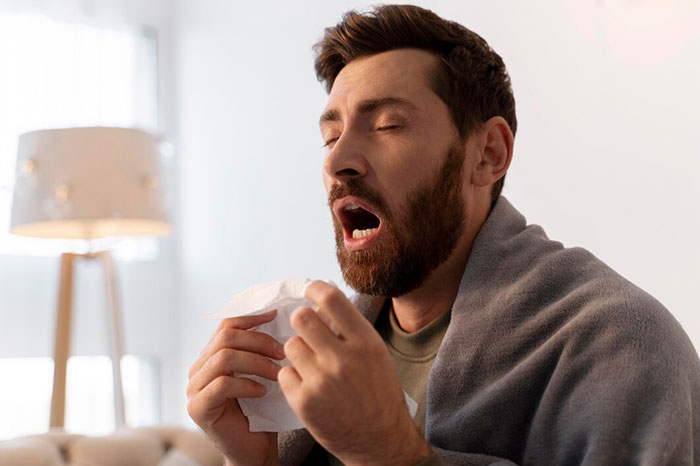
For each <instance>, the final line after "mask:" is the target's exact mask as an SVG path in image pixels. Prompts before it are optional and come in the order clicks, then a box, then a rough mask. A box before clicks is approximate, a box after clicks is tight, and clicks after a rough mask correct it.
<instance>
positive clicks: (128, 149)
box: [10, 127, 171, 239]
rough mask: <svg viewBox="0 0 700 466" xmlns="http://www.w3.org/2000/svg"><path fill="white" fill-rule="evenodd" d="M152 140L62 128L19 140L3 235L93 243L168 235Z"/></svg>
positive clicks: (123, 132) (125, 132) (120, 131)
mask: <svg viewBox="0 0 700 466" xmlns="http://www.w3.org/2000/svg"><path fill="white" fill-rule="evenodd" d="M159 180H160V173H159V151H158V139H157V138H156V137H155V136H153V135H151V134H149V133H147V132H145V131H141V130H138V129H130V128H106V127H94V128H66V129H49V130H41V131H33V132H30V133H25V134H23V135H21V136H20V138H19V148H18V156H17V170H16V178H15V188H14V195H13V198H12V218H11V221H10V232H11V233H14V234H17V235H22V236H34V237H41V238H83V239H93V238H102V237H105V236H135V235H164V234H168V233H170V230H171V227H170V224H169V223H168V220H167V214H166V210H165V199H164V195H163V192H162V189H161V187H160V183H159Z"/></svg>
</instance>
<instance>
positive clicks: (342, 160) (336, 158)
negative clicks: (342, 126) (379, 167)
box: [323, 131, 368, 183]
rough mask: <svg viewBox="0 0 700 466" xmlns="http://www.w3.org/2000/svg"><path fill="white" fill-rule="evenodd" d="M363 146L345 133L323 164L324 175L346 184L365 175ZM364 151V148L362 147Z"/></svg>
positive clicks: (365, 162)
mask: <svg viewBox="0 0 700 466" xmlns="http://www.w3.org/2000/svg"><path fill="white" fill-rule="evenodd" d="M363 147H364V145H363V144H361V141H360V140H359V139H358V138H356V137H353V135H352V134H351V133H350V132H349V131H346V132H344V133H343V134H342V135H341V136H340V138H339V139H338V140H337V141H336V142H335V144H334V145H333V148H332V149H331V150H330V151H329V152H328V154H327V155H326V160H325V161H324V163H323V170H324V172H325V174H326V175H327V176H328V177H330V178H331V179H333V180H335V181H337V182H341V183H342V182H348V181H349V180H351V179H353V178H362V177H363V176H365V175H366V174H367V169H368V167H367V159H366V158H365V150H364V149H363ZM364 148H365V149H366V147H364Z"/></svg>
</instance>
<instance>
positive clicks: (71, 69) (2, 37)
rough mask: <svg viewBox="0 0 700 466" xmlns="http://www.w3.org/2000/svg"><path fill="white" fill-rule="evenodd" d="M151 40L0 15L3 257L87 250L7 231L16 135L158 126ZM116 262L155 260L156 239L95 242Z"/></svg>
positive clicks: (124, 31)
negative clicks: (76, 128) (51, 130)
mask: <svg viewBox="0 0 700 466" xmlns="http://www.w3.org/2000/svg"><path fill="white" fill-rule="evenodd" d="M156 69H157V59H156V41H155V34H153V33H152V32H151V31H150V30H149V29H147V28H134V27H116V26H109V27H105V26H103V25H99V26H98V25H94V24H85V23H80V22H75V21H68V20H63V19H55V18H51V17H48V16H45V15H40V14H36V13H23V12H14V11H1V10H0V254H22V255H42V256H56V255H58V254H60V253H62V252H66V251H74V252H84V250H85V243H84V242H79V241H75V240H51V239H34V238H24V237H19V236H15V235H11V234H10V233H9V225H10V211H11V202H12V187H13V183H14V181H13V180H14V174H15V165H16V160H15V159H16V157H17V142H18V137H19V135H20V134H22V133H24V132H27V131H33V130H37V129H46V128H61V127H70V126H124V127H139V128H142V129H145V130H150V131H154V130H155V129H156V128H157V120H158V119H157V115H158V112H157V91H156V90H157V80H156V75H157V73H156ZM96 243H98V244H97V246H102V247H105V246H107V247H109V248H110V249H112V250H113V251H114V253H115V256H117V257H118V258H121V259H125V258H128V259H135V258H136V259H153V258H154V257H155V256H157V254H158V242H157V240H156V239H155V238H133V239H117V238H106V239H103V240H97V241H96Z"/></svg>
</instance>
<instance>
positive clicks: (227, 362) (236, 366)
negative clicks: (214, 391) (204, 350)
mask: <svg viewBox="0 0 700 466" xmlns="http://www.w3.org/2000/svg"><path fill="white" fill-rule="evenodd" d="M280 368H281V367H280V366H279V365H277V364H275V363H274V362H272V361H270V360H269V359H268V358H266V357H265V356H261V355H259V354H255V353H250V352H247V351H240V350H235V349H231V348H223V349H221V350H219V351H218V352H217V353H216V354H214V355H213V356H212V357H211V358H209V359H208V360H207V362H206V364H204V366H203V367H202V368H201V369H200V370H199V371H197V372H196V373H195V374H193V375H192V377H190V381H189V383H188V385H187V395H188V396H190V395H191V394H193V393H196V392H199V391H200V390H202V389H204V387H206V386H207V385H209V384H210V383H212V382H213V381H214V380H216V379H217V378H219V377H221V376H232V375H233V374H234V373H241V374H250V375H257V376H259V377H264V378H266V379H270V380H277V372H278V371H279V370H280Z"/></svg>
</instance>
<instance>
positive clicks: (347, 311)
mask: <svg viewBox="0 0 700 466" xmlns="http://www.w3.org/2000/svg"><path fill="white" fill-rule="evenodd" d="M306 298H307V299H308V300H310V301H311V302H313V303H315V304H316V305H317V306H318V307H319V312H323V313H324V314H325V315H326V316H327V317H329V318H330V319H331V320H332V321H333V322H334V323H335V325H336V327H337V328H338V331H339V332H340V333H341V334H342V335H343V336H345V337H348V336H350V335H358V334H360V335H361V334H366V332H367V331H368V330H369V329H370V328H371V327H372V326H371V325H370V323H369V322H368V321H367V319H365V318H364V316H363V315H362V314H360V312H359V311H358V310H357V309H356V308H355V306H354V305H353V304H352V302H350V300H349V299H348V298H347V297H345V295H344V294H343V292H342V291H340V290H339V289H338V288H336V287H334V286H332V285H329V284H328V283H326V282H322V281H319V280H317V281H314V282H311V283H310V284H309V286H307V287H306Z"/></svg>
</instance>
